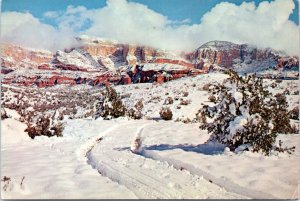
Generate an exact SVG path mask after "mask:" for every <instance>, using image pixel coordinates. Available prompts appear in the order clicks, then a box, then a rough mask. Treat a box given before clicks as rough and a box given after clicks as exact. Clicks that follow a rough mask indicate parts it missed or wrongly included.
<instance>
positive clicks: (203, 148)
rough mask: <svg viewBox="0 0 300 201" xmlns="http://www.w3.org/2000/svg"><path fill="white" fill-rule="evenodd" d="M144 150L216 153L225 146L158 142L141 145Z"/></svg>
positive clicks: (221, 151)
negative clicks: (157, 143) (150, 144)
mask: <svg viewBox="0 0 300 201" xmlns="http://www.w3.org/2000/svg"><path fill="white" fill-rule="evenodd" d="M143 148H144V150H153V151H165V150H173V149H182V150H183V151H189V152H190V151H191V152H196V153H201V154H205V155H216V154H221V153H223V152H224V148H225V146H224V145H222V144H219V143H208V144H199V145H190V144H179V145H170V144H160V145H152V146H145V147H143Z"/></svg>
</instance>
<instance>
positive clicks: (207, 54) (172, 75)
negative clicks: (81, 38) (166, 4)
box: [1, 39, 299, 87]
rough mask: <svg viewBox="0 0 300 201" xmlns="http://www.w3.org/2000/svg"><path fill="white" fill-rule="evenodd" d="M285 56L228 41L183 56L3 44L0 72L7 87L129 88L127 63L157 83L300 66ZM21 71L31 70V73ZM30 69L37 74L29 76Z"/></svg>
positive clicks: (138, 49) (104, 45)
mask: <svg viewBox="0 0 300 201" xmlns="http://www.w3.org/2000/svg"><path fill="white" fill-rule="evenodd" d="M280 55H281V54H279V53H277V52H276V51H273V50H271V49H258V48H255V47H251V46H249V45H237V44H234V43H230V42H225V41H213V42H209V43H206V44H204V45H202V46H201V47H200V48H198V49H196V50H195V51H194V52H192V53H187V54H182V55H181V56H176V55H175V54H172V53H171V52H167V51H163V50H158V49H154V48H150V47H145V46H139V45H131V44H119V43H115V42H108V41H103V40H90V39H88V40H86V41H85V43H82V45H81V47H80V48H72V49H70V50H66V51H57V53H56V54H54V55H52V54H51V53H50V52H47V51H39V50H33V49H28V48H23V47H19V46H15V45H10V44H4V45H2V58H1V61H2V66H4V68H2V70H1V73H3V74H5V75H4V77H3V83H6V84H11V83H15V84H21V85H25V86H31V85H37V86H39V87H46V86H53V85H56V84H68V85H74V84H91V85H97V84H108V83H123V84H130V83H131V82H135V81H134V80H132V76H131V75H130V73H128V74H126V73H125V71H124V72H123V71H122V70H121V71H122V72H123V74H122V75H121V74H118V73H114V72H115V71H116V69H123V70H124V69H127V67H128V65H130V66H135V65H136V64H148V63H151V64H150V65H149V66H150V67H151V66H152V67H151V68H148V69H147V70H145V69H144V71H143V72H142V77H143V79H142V81H145V82H146V81H149V80H152V81H153V80H155V81H157V82H158V83H162V82H165V81H169V80H170V79H178V78H181V77H185V76H193V75H198V74H202V73H207V72H208V71H209V70H210V69H213V68H216V67H221V68H232V67H234V68H235V69H238V68H242V67H245V66H246V67H249V68H250V69H252V70H253V72H255V71H256V67H257V66H260V67H261V66H262V67H270V66H272V67H276V69H280V68H293V67H298V66H299V58H298V57H288V56H280ZM153 64H154V65H153ZM160 64H161V65H160ZM173 67H174V68H173ZM22 68H26V72H25V71H22ZM27 69H33V70H30V71H28V72H29V73H28V72H27ZM132 73H133V74H134V73H135V72H132ZM165 73H167V76H166V74H165Z"/></svg>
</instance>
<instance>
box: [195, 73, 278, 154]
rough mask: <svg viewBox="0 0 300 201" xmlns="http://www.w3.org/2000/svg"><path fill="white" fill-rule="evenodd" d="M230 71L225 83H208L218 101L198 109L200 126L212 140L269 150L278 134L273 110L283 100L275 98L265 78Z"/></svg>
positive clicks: (234, 146)
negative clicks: (267, 88) (210, 84)
mask: <svg viewBox="0 0 300 201" xmlns="http://www.w3.org/2000/svg"><path fill="white" fill-rule="evenodd" d="M227 73H228V74H229V78H228V79H226V80H224V82H223V83H222V84H217V85H213V86H212V87H209V91H210V92H211V94H214V95H215V96H216V99H217V100H216V104H215V105H213V106H208V105H204V106H203V108H202V109H200V110H199V112H198V115H197V116H196V118H197V120H199V121H200V122H201V126H200V128H201V129H207V130H208V132H209V133H211V136H210V139H209V141H218V142H220V143H222V144H225V145H227V146H228V147H229V148H230V150H235V149H237V148H238V147H240V146H243V147H244V148H243V149H244V150H245V149H248V150H251V151H254V152H258V151H262V152H264V153H265V154H269V153H270V151H271V149H272V148H273V146H274V143H275V140H276V137H277V132H276V130H274V129H273V127H274V125H273V119H274V117H275V116H276V115H278V114H276V113H274V111H273V110H274V108H275V106H277V104H281V102H280V101H279V100H275V99H272V97H271V94H270V93H269V91H267V90H266V89H265V87H264V86H263V80H262V78H257V77H256V76H255V75H248V76H246V77H240V76H239V75H238V74H237V73H236V72H234V71H228V72H227ZM278 108H281V106H278ZM207 117H208V118H209V119H207ZM240 148H241V147H240Z"/></svg>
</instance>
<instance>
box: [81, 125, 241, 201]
mask: <svg viewBox="0 0 300 201" xmlns="http://www.w3.org/2000/svg"><path fill="white" fill-rule="evenodd" d="M135 124H136V125H137V123H128V124H127V125H126V128H124V127H120V126H124V125H116V126H114V127H112V128H111V129H108V130H107V131H105V133H104V134H103V133H102V135H101V136H104V137H103V138H102V140H101V143H99V144H98V142H97V141H95V140H97V137H95V138H94V139H93V140H94V142H93V143H92V142H91V143H89V146H85V147H89V149H86V148H85V149H83V150H86V157H87V158H88V164H89V165H91V166H92V167H93V168H95V169H97V170H98V172H99V173H100V174H101V175H103V176H106V177H108V178H109V179H111V180H112V181H115V182H117V183H118V184H120V185H123V186H125V187H126V188H127V189H129V190H130V191H131V192H133V193H134V194H135V195H136V196H137V197H138V198H204V199H207V198H224V197H226V198H233V199H234V198H245V197H244V196H241V195H238V194H235V193H230V192H226V191H225V190H224V189H222V188H221V187H219V186H217V185H215V184H213V183H210V182H209V181H207V180H205V179H203V178H202V177H201V176H198V175H192V174H190V172H188V171H182V170H178V169H176V168H174V167H173V166H170V165H169V164H168V163H166V162H160V161H157V160H154V159H150V158H145V157H144V156H141V155H136V154H133V153H131V151H130V150H129V147H126V148H122V149H120V147H124V145H130V142H131V140H132V139H133V138H134V136H136V135H139V134H141V133H142V131H143V129H144V128H145V127H146V126H148V125H149V124H144V125H142V126H141V127H139V128H136V127H135ZM150 124H151V123H150ZM132 126H133V127H132ZM118 128H119V129H118ZM134 131H135V132H134ZM131 133H132V134H131ZM98 139H99V136H98Z"/></svg>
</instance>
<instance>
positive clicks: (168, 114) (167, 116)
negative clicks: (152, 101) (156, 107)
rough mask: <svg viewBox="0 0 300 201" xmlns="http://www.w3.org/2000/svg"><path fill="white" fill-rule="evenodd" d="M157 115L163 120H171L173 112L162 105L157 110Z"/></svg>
mask: <svg viewBox="0 0 300 201" xmlns="http://www.w3.org/2000/svg"><path fill="white" fill-rule="evenodd" d="M159 115H160V117H161V118H162V119H163V120H171V119H172V117H173V113H172V111H171V109H170V108H169V107H162V108H161V109H160V111H159Z"/></svg>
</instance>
